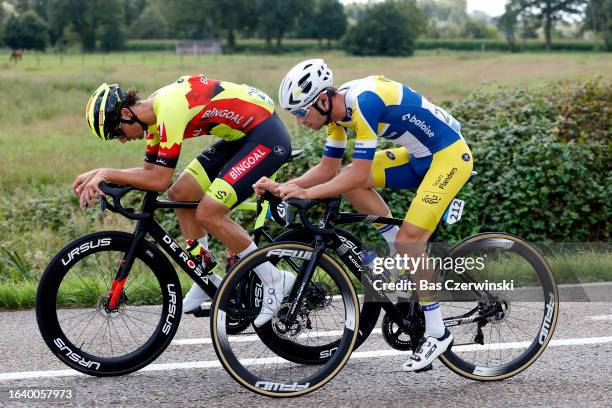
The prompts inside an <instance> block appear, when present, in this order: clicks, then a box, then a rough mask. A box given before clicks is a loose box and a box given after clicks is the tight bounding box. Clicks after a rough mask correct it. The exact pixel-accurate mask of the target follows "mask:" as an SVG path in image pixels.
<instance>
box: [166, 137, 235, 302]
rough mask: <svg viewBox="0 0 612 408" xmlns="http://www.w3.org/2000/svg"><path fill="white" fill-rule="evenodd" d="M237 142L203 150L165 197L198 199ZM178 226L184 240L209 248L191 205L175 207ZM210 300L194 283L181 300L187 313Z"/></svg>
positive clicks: (195, 250) (214, 276)
mask: <svg viewBox="0 0 612 408" xmlns="http://www.w3.org/2000/svg"><path fill="white" fill-rule="evenodd" d="M238 147H239V145H238V144H236V143H231V142H226V141H223V140H221V141H218V142H216V143H214V144H212V145H211V146H209V147H207V148H206V149H204V151H203V152H202V153H201V154H200V155H198V156H197V157H196V158H195V159H193V161H192V162H191V163H189V165H188V166H187V167H186V168H185V170H184V171H183V173H182V174H181V175H180V176H179V178H178V180H177V181H176V182H175V183H174V184H173V185H172V186H171V187H170V189H169V190H168V197H169V198H170V199H171V200H176V201H200V200H202V198H203V197H204V194H205V192H206V191H208V189H209V188H210V185H211V180H212V179H214V178H215V177H216V176H217V174H218V173H219V170H220V169H221V167H223V165H224V164H225V162H226V161H227V160H228V159H229V158H230V157H231V156H232V155H233V154H234V153H235V151H236V150H237V149H238ZM175 212H176V215H177V218H178V221H179V228H180V230H181V233H182V234H183V237H184V238H185V239H191V240H194V241H195V240H197V241H198V242H199V244H200V245H201V246H202V247H203V248H204V249H206V250H208V235H207V232H206V230H205V229H204V228H202V226H201V225H200V224H199V223H198V222H196V210H195V209H190V208H177V209H175ZM191 250H192V251H193V252H195V253H199V252H200V251H201V247H199V246H196V247H192V248H191ZM211 279H212V280H213V282H215V283H216V284H217V285H218V284H219V283H220V282H221V278H220V277H219V276H218V275H217V274H213V275H211ZM207 300H209V297H208V295H207V294H206V292H204V291H203V290H202V289H201V288H200V286H198V285H197V284H196V283H194V284H193V285H192V286H191V289H190V290H189V292H187V294H186V295H185V298H184V299H183V312H184V313H189V312H191V311H193V310H194V309H195V308H197V307H198V306H199V305H201V304H202V302H205V301H207Z"/></svg>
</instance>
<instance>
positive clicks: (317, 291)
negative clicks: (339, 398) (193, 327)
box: [211, 242, 359, 397]
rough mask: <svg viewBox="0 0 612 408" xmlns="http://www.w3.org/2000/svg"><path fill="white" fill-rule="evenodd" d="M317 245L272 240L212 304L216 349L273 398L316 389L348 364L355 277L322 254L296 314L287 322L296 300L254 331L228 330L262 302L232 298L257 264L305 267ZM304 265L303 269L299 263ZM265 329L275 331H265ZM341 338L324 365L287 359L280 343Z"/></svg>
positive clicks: (244, 379) (242, 377)
mask: <svg viewBox="0 0 612 408" xmlns="http://www.w3.org/2000/svg"><path fill="white" fill-rule="evenodd" d="M312 251H313V247H312V246H309V245H305V244H300V243H290V242H283V243H278V244H271V245H268V246H265V247H262V248H259V249H258V250H256V251H254V252H252V253H251V254H249V255H248V256H247V257H246V258H244V259H242V260H241V261H240V262H239V263H238V264H236V265H235V266H234V268H233V269H232V270H231V271H230V273H229V274H228V275H227V276H226V277H225V279H224V280H223V282H222V284H221V287H220V288H219V289H218V291H217V294H216V296H215V299H214V300H213V304H212V307H211V335H212V342H213V347H214V349H215V352H216V353H217V356H218V357H219V360H220V361H221V364H222V365H223V367H224V368H225V369H226V371H227V372H228V373H229V374H230V375H231V376H232V377H233V378H234V379H235V380H236V381H238V383H240V384H241V385H242V386H244V387H245V388H247V389H249V390H251V391H253V392H256V393H258V394H262V395H266V396H270V397H294V396H298V395H303V394H306V393H308V392H311V391H314V390H316V389H317V388H319V387H321V386H323V385H324V384H325V383H327V382H328V381H330V380H331V379H332V378H333V377H334V376H335V375H336V374H337V373H338V372H339V371H340V369H341V368H342V367H343V366H344V364H346V362H347V361H348V358H349V356H350V353H351V351H352V349H353V346H354V344H355V341H356V339H357V328H358V327H359V313H358V311H359V303H358V300H357V294H356V293H355V289H354V288H353V286H352V283H351V280H350V278H349V277H348V276H347V275H346V273H345V272H344V271H343V269H342V268H341V267H340V265H338V264H337V263H336V262H335V261H334V260H333V258H331V257H329V256H328V255H326V254H322V255H321V258H320V259H319V261H318V263H317V265H316V270H315V271H314V274H313V276H312V279H311V280H310V282H309V284H308V285H307V286H306V287H305V288H304V292H303V293H304V298H303V300H302V302H301V303H300V304H299V305H297V310H298V313H297V317H296V319H295V320H293V321H291V322H288V323H287V322H283V321H282V319H281V318H282V316H283V314H285V313H287V312H288V311H289V310H290V308H291V300H290V299H288V298H285V302H286V303H285V304H283V306H282V307H281V309H280V310H279V311H278V312H277V313H276V315H275V316H273V318H272V321H271V322H270V323H268V324H266V325H264V326H263V327H262V328H259V329H256V330H257V333H256V334H255V335H253V334H249V333H242V334H239V335H231V334H229V333H228V332H227V330H226V324H225V322H226V320H227V319H228V318H229V317H234V318H235V317H236V316H240V317H244V316H247V315H248V316H250V318H252V319H253V318H255V317H256V316H257V315H258V313H259V310H260V305H255V307H250V306H251V305H247V307H245V306H244V305H240V306H237V305H236V302H235V301H233V300H232V293H235V288H236V287H237V286H239V285H241V284H242V282H244V281H247V282H248V281H249V279H251V274H252V271H253V269H254V268H255V267H257V266H258V265H261V264H263V263H265V262H271V263H273V264H275V265H276V266H277V267H278V268H280V269H282V270H285V271H291V270H292V269H291V268H290V267H289V266H288V264H289V263H295V264H297V265H299V267H300V268H301V267H305V265H306V264H307V262H308V260H309V259H310V257H311V256H312V253H313V252H312ZM298 270H299V268H298ZM260 330H263V331H265V332H267V333H268V334H270V333H271V335H270V336H268V335H265V336H262V335H261V334H260V333H259V331H260ZM333 342H337V343H336V344H337V345H336V346H335V348H334V349H333V350H329V351H327V352H328V353H329V356H327V357H328V358H327V359H326V362H325V364H316V365H315V364H312V363H306V364H300V363H297V362H295V361H292V360H291V359H286V358H283V357H282V356H280V355H278V353H277V352H276V349H277V347H276V346H277V345H278V344H280V343H285V344H286V345H287V346H291V347H298V348H299V347H300V346H306V347H312V346H316V345H317V344H321V343H324V344H328V343H333Z"/></svg>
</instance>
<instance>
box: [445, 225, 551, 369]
mask: <svg viewBox="0 0 612 408" xmlns="http://www.w3.org/2000/svg"><path fill="white" fill-rule="evenodd" d="M449 256H450V257H451V258H454V259H464V260H465V259H472V260H475V262H476V263H477V264H478V263H479V262H480V265H481V266H482V267H477V268H475V269H472V270H470V271H469V272H463V273H456V271H455V272H451V273H450V274H448V275H447V276H446V277H445V282H446V283H447V282H453V284H455V283H458V284H465V285H466V287H470V288H473V289H470V290H469V291H466V292H462V296H463V297H464V299H459V300H451V301H448V302H446V301H445V302H444V304H443V313H444V320H445V324H446V325H447V327H448V329H449V330H450V331H451V332H452V333H453V336H454V345H453V347H452V348H451V349H450V350H449V351H447V352H446V353H444V354H443V355H441V356H440V360H441V361H442V363H444V364H445V365H446V366H447V367H448V368H450V369H451V370H453V371H454V372H455V373H457V374H459V375H461V376H463V377H467V378H470V379H473V380H479V381H496V380H502V379H505V378H509V377H512V376H514V375H516V374H518V373H520V372H521V371H523V370H525V369H526V368H527V367H529V366H530V365H531V364H533V363H534V362H535V361H536V360H537V358H538V357H539V356H540V354H542V352H543V351H544V349H545V348H546V346H547V345H548V343H549V341H550V339H551V338H552V335H553V332H554V330H555V326H556V324H557V316H558V314H559V293H558V290H557V285H556V283H555V279H554V276H553V274H552V271H551V269H550V266H549V265H548V263H547V262H546V260H545V259H544V258H543V257H542V255H541V254H540V253H539V251H538V250H537V249H536V248H535V247H534V246H532V245H531V244H530V243H528V242H527V241H524V240H522V239H520V238H518V237H516V236H513V235H510V234H506V233H497V232H496V233H482V234H478V235H475V236H473V237H470V238H468V239H466V240H465V241H463V242H461V243H459V244H457V245H456V246H455V247H454V248H452V249H451V250H450V251H449ZM483 283H487V284H488V283H494V284H504V283H505V284H506V286H505V287H504V286H496V287H493V288H492V289H486V288H485V289H483V287H485V286H486V285H482V284H483ZM470 285H471V286H470ZM449 316H450V317H449ZM459 322H461V323H459Z"/></svg>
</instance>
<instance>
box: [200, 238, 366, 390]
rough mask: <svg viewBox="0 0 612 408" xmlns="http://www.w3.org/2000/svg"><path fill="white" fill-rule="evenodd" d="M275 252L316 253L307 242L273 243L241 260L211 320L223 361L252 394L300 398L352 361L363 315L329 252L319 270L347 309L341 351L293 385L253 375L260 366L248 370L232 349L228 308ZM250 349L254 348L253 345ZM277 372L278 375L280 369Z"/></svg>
mask: <svg viewBox="0 0 612 408" xmlns="http://www.w3.org/2000/svg"><path fill="white" fill-rule="evenodd" d="M273 250H275V251H282V250H288V251H303V253H304V252H308V251H310V252H312V251H313V247H312V246H310V245H306V244H303V243H291V242H283V243H273V244H270V245H266V246H264V247H261V248H259V249H257V250H256V251H253V252H252V253H250V254H249V255H248V256H246V257H245V258H244V259H242V260H240V261H239V262H238V263H237V264H236V265H235V266H234V267H233V268H232V270H231V271H230V272H229V274H228V275H227V276H226V277H225V279H224V280H223V282H222V284H221V286H220V287H219V289H218V290H217V294H216V296H215V299H214V300H213V304H212V306H211V320H210V324H211V337H212V343H213V347H214V350H215V353H216V354H217V356H218V357H219V361H220V362H221V364H222V365H223V367H224V368H225V370H226V371H227V372H228V374H229V375H230V376H231V377H232V378H233V379H234V380H236V381H237V382H238V383H239V384H240V385H242V386H243V387H245V388H247V389H249V390H250V391H253V392H255V393H258V394H261V395H265V396H269V397H296V396H299V395H304V394H306V393H309V392H312V391H314V390H316V389H318V388H320V387H321V386H323V385H325V384H326V383H327V382H328V381H330V380H331V379H332V378H333V377H334V376H335V375H336V374H337V373H338V372H339V371H340V370H341V369H342V367H343V366H344V365H345V364H346V362H347V361H348V359H349V357H350V354H351V352H352V349H353V347H354V345H355V342H356V340H357V332H358V330H357V328H358V327H359V314H358V313H357V310H359V302H358V298H357V294H356V292H355V288H354V287H353V285H352V283H351V280H350V278H349V276H348V275H347V274H346V272H345V271H344V270H343V268H342V267H341V266H340V265H339V264H338V263H337V262H336V261H335V260H334V259H333V258H331V257H330V256H329V255H327V254H325V253H323V254H321V258H320V259H319V261H318V264H317V267H318V268H322V269H324V270H325V271H326V272H327V273H328V275H329V276H330V277H331V278H332V279H333V280H334V282H335V283H336V284H338V289H339V292H340V295H341V301H342V304H343V306H344V308H345V312H344V313H345V316H344V330H343V331H342V337H341V340H340V342H339V344H338V348H337V349H336V350H335V351H334V353H333V355H332V356H331V357H330V358H329V360H327V362H326V363H325V364H324V365H317V366H314V365H310V366H309V367H320V368H318V369H317V371H316V372H315V373H313V374H310V375H308V376H307V377H305V378H304V379H300V380H299V381H298V380H297V379H295V377H294V379H293V380H291V381H292V383H280V382H278V381H282V380H278V379H277V377H276V374H275V377H274V379H271V378H263V377H259V376H257V375H255V374H253V373H252V372H251V371H249V368H248V367H258V366H260V365H257V364H256V363H252V364H253V365H250V364H247V366H248V367H245V366H244V365H243V364H242V362H241V361H242V360H240V359H239V357H238V356H236V354H235V352H234V351H233V350H232V341H231V340H230V339H229V338H228V336H227V333H226V331H225V319H226V316H227V315H228V312H227V310H226V309H227V307H228V305H229V299H230V297H231V294H232V293H233V292H234V288H235V286H236V285H239V284H240V282H241V280H242V279H248V276H249V274H251V273H252V270H253V268H254V267H256V266H257V265H259V264H262V263H264V262H266V261H271V260H272V259H273V258H274V255H273V256H270V254H271V252H270V251H273ZM282 256H283V255H279V257H282ZM240 343H242V344H244V343H243V342H238V344H240ZM249 347H252V346H250V345H249ZM249 350H250V349H249ZM259 356H261V354H259V355H258V357H257V358H259ZM257 358H256V359H257ZM281 364H284V363H281ZM289 364H291V362H289ZM277 368H278V367H277ZM276 373H278V370H277V371H276ZM293 381H294V382H293Z"/></svg>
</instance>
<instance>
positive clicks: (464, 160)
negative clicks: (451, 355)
mask: <svg viewBox="0 0 612 408" xmlns="http://www.w3.org/2000/svg"><path fill="white" fill-rule="evenodd" d="M472 165H473V163H472V156H471V152H470V150H469V148H468V146H467V144H466V143H465V142H464V141H463V140H459V141H457V142H455V143H454V144H452V145H450V146H448V147H447V148H445V149H444V150H441V151H439V152H437V153H434V155H433V157H432V158H431V164H430V166H429V169H428V170H427V172H426V173H425V175H424V177H423V180H422V182H421V184H420V186H419V188H418V190H417V194H416V196H415V198H414V199H413V201H412V203H411V204H410V208H409V209H408V212H407V214H406V218H405V222H404V224H403V225H402V227H401V228H400V231H399V233H398V236H397V240H398V243H399V244H400V245H398V250H399V252H401V253H402V254H405V255H407V256H409V257H421V256H423V255H425V256H426V243H427V240H428V239H429V237H430V236H431V234H432V233H433V231H434V229H435V228H436V226H437V225H438V222H439V221H440V219H441V218H442V215H443V214H444V211H445V210H446V208H447V207H448V205H449V204H450V202H451V201H452V199H453V198H454V197H455V195H456V194H457V193H458V192H459V190H460V189H461V188H462V187H463V185H464V184H465V183H466V182H467V180H468V179H469V177H470V175H471V172H472ZM411 273H413V278H414V281H415V282H416V286H417V293H418V294H419V299H420V303H421V306H422V309H423V312H424V314H425V338H424V340H423V341H422V342H421V344H420V346H419V347H418V349H417V352H416V353H415V354H414V355H413V356H412V357H411V358H410V359H409V360H408V361H407V362H406V363H405V364H404V366H403V368H404V370H407V371H414V370H419V369H422V368H424V367H426V366H427V365H429V364H430V363H431V361H433V360H434V359H435V358H437V357H438V356H439V355H440V354H441V353H443V352H444V351H445V350H446V349H447V348H448V347H449V345H450V344H451V343H452V335H451V334H450V333H449V332H448V331H446V330H445V328H444V323H443V321H442V313H441V310H440V304H439V302H437V299H436V296H435V291H433V290H429V287H427V288H423V289H421V283H422V282H427V283H433V281H434V280H433V278H434V273H435V271H434V270H432V269H428V268H418V269H416V270H414V271H411Z"/></svg>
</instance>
